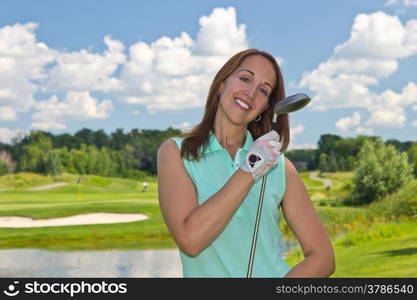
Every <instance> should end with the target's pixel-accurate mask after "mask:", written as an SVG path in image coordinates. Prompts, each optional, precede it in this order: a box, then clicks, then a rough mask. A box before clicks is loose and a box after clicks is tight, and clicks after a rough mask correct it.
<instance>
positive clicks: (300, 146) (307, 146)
mask: <svg viewBox="0 0 417 300" xmlns="http://www.w3.org/2000/svg"><path fill="white" fill-rule="evenodd" d="M296 149H317V144H294V143H292V142H290V144H289V145H288V149H287V150H296Z"/></svg>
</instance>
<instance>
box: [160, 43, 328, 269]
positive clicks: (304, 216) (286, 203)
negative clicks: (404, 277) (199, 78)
mask: <svg viewBox="0 0 417 300" xmlns="http://www.w3.org/2000/svg"><path fill="white" fill-rule="evenodd" d="M284 98H285V91H284V83H283V78H282V75H281V71H280V68H279V66H278V64H277V62H276V60H275V58H274V57H273V56H272V55H270V54H269V53H266V52H263V51H259V50H257V49H248V50H245V51H242V52H239V53H237V54H236V55H234V56H233V57H231V58H230V59H229V60H228V61H227V62H226V64H225V65H224V66H223V67H222V68H221V69H220V70H219V71H218V72H217V74H216V76H215V77H214V80H213V82H212V84H211V87H210V90H209V95H208V96H207V102H206V109H205V112H204V116H203V119H202V121H201V122H200V124H198V125H197V126H196V127H195V128H193V129H192V130H191V131H189V132H186V133H185V134H183V135H182V136H180V137H174V138H172V139H168V140H167V141H165V142H164V143H162V145H161V146H160V148H159V152H158V192H159V203H160V208H161V212H162V215H163V217H164V219H165V222H166V224H167V227H168V229H169V231H170V232H171V235H172V236H173V239H174V240H175V242H176V243H177V245H178V247H179V249H180V256H181V261H182V264H183V274H184V276H185V277H244V276H245V275H246V276H248V277H251V276H253V277H284V276H286V277H326V276H329V275H330V274H332V273H333V272H334V254H333V249H332V246H331V243H330V240H329V238H328V237H327V235H326V232H325V230H324V227H323V225H322V224H321V222H320V219H319V217H318V215H317V213H316V212H315V210H314V207H313V205H312V203H311V201H310V199H309V196H308V193H307V191H306V188H305V186H304V184H303V182H302V180H301V179H300V176H299V174H298V173H297V171H296V169H295V167H294V165H293V164H292V163H291V162H290V161H289V160H288V159H286V158H285V157H284V155H282V153H281V152H283V151H284V150H285V149H286V148H287V145H288V142H289V124H288V115H287V114H280V115H279V116H278V118H277V120H275V118H274V122H275V121H277V123H278V133H277V132H276V131H275V130H271V129H272V116H273V114H274V107H275V106H276V104H277V103H284V101H283V100H284ZM279 101H280V102H279ZM266 174H268V178H269V179H268V184H267V185H266V186H267V187H266V189H264V187H265V186H264V184H263V183H264V180H262V190H265V195H264V196H265V197H264V198H265V201H264V206H263V208H262V210H263V211H264V212H263V217H262V219H261V222H260V226H259V228H260V232H259V239H258V241H257V249H256V254H255V259H254V267H253V271H252V264H251V263H250V261H252V259H251V260H249V256H250V253H252V251H250V250H251V249H250V246H251V241H252V233H253V232H254V225H255V215H256V213H257V205H258V199H259V198H258V196H259V195H260V191H261V181H259V180H258V179H259V178H260V177H262V176H264V175H266ZM262 194H263V193H262ZM280 207H281V208H282V210H283V214H284V216H285V218H286V220H287V222H288V224H289V226H290V228H291V229H292V230H293V232H294V233H295V235H296V237H297V238H298V240H299V242H300V243H301V245H302V249H303V250H304V256H305V259H304V260H303V261H302V262H300V263H299V264H298V265H296V266H295V267H294V268H290V266H289V265H288V264H287V263H286V261H285V260H284V258H283V257H282V255H280V254H282V248H283V245H282V244H283V242H282V239H281V236H282V235H281V232H280V230H279V228H278V226H277V225H278V223H279V214H278V210H279V208H280ZM251 258H252V255H251ZM248 266H250V268H248ZM249 270H250V272H249ZM252 274H253V275H252Z"/></svg>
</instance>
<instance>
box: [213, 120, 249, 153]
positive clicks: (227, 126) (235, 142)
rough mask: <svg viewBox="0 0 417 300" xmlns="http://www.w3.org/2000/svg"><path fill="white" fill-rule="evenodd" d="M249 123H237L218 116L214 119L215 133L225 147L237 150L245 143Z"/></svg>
mask: <svg viewBox="0 0 417 300" xmlns="http://www.w3.org/2000/svg"><path fill="white" fill-rule="evenodd" d="M246 130H247V125H246V124H245V125H236V124H232V123H231V122H230V121H228V120H225V119H224V118H218V117H217V118H216V119H215V121H214V134H215V136H216V138H217V140H218V141H219V143H220V145H222V147H223V148H225V149H228V150H230V149H232V150H233V149H234V150H236V149H237V148H239V147H243V145H244V143H245V137H246Z"/></svg>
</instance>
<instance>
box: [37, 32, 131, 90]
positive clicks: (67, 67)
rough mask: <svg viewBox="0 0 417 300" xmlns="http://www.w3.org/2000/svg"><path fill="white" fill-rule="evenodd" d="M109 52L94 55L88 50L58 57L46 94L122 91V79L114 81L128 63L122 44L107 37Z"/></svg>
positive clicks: (61, 54) (105, 41) (51, 72)
mask: <svg viewBox="0 0 417 300" xmlns="http://www.w3.org/2000/svg"><path fill="white" fill-rule="evenodd" d="M104 43H105V44H106V46H107V50H106V51H105V52H104V53H103V54H93V53H90V52H88V51H87V50H81V51H79V52H72V53H59V55H57V58H56V65H55V66H54V67H53V68H52V69H51V71H50V79H49V81H48V84H47V85H46V87H45V90H47V91H63V90H64V91H65V90H89V91H111V90H118V89H121V88H122V87H121V84H120V82H119V79H117V78H116V77H111V76H112V74H113V73H114V72H115V71H116V69H117V67H118V66H119V65H120V64H123V63H124V62H125V60H126V56H125V54H124V53H123V51H124V46H123V44H122V43H121V42H119V41H117V40H113V39H111V37H109V36H106V37H104Z"/></svg>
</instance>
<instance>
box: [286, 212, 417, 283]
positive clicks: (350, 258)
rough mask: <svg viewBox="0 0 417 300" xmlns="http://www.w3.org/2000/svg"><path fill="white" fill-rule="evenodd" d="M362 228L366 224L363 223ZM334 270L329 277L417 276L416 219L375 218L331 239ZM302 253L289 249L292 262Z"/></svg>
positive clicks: (294, 263)
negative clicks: (373, 220)
mask: <svg viewBox="0 0 417 300" xmlns="http://www.w3.org/2000/svg"><path fill="white" fill-rule="evenodd" d="M365 228H366V227H365ZM333 245H334V250H335V256H336V272H335V273H334V274H333V275H332V277H417V221H415V220H414V219H403V220H402V221H399V222H375V223H373V224H372V225H370V226H369V227H368V228H367V229H366V230H364V227H362V228H360V227H357V228H355V229H353V230H352V231H351V232H349V233H348V234H347V235H346V236H344V237H340V238H338V239H337V240H336V241H334V242H333ZM302 258H303V255H302V252H301V250H300V249H297V250H295V251H293V252H292V253H291V254H290V255H289V256H288V257H287V258H286V260H287V262H288V263H289V264H290V265H291V266H294V265H296V264H297V263H298V262H299V261H300V260H302Z"/></svg>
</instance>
